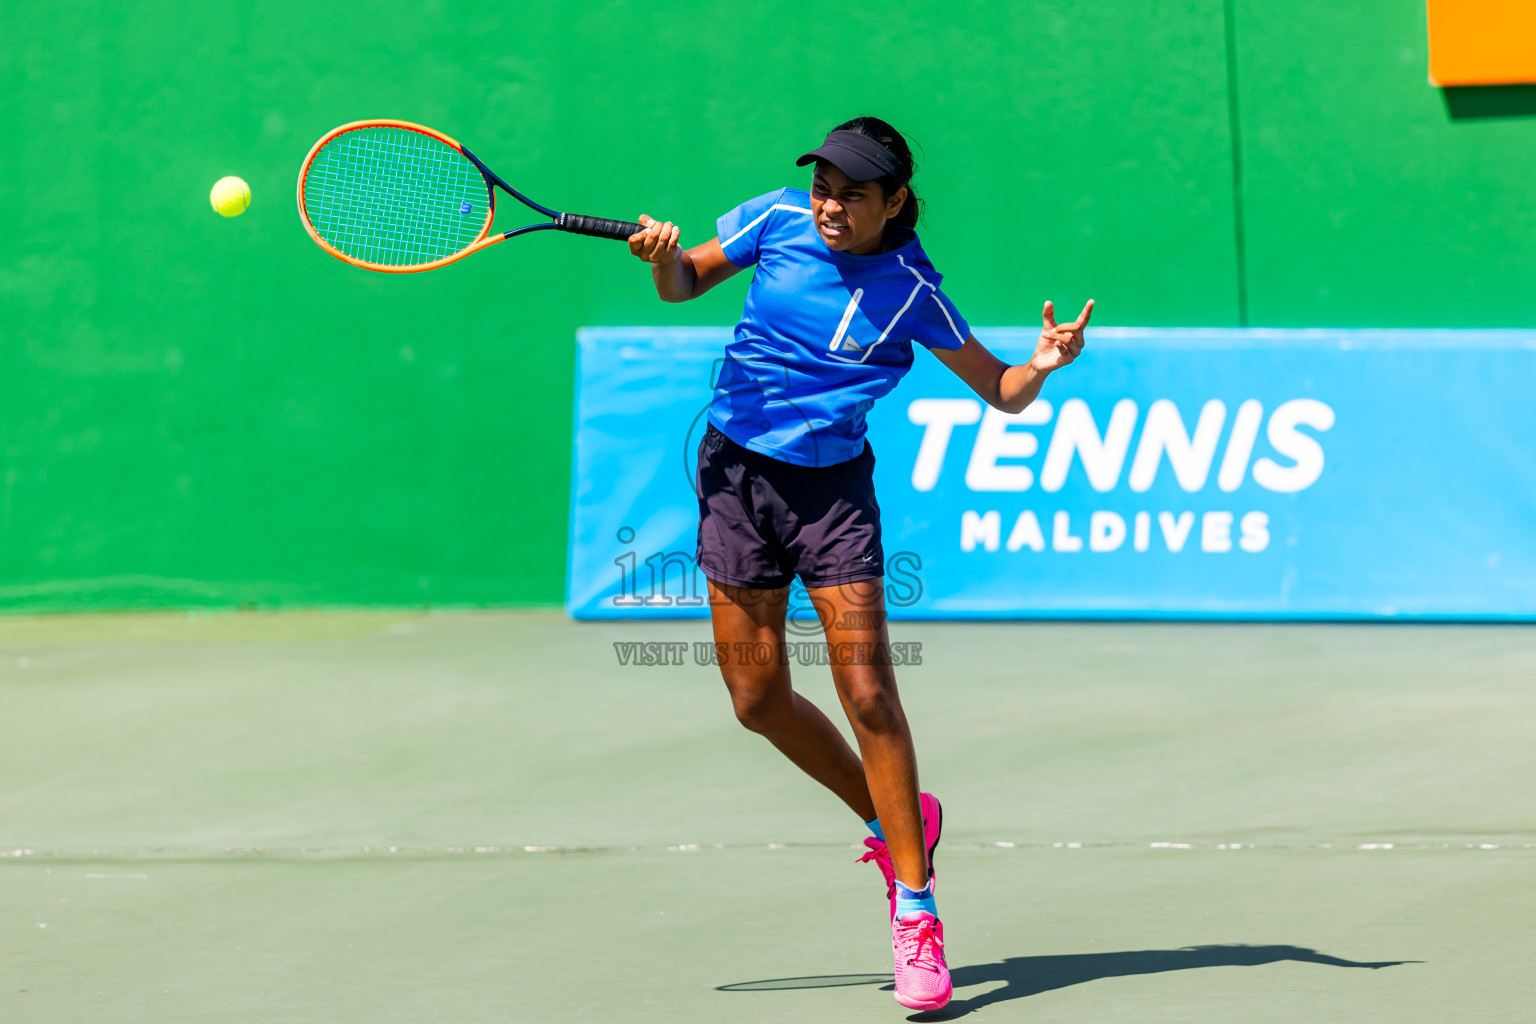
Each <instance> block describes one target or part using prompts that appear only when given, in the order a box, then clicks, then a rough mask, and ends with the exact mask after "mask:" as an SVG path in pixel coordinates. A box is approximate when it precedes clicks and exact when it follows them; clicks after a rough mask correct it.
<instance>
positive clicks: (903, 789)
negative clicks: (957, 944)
mask: <svg viewBox="0 0 1536 1024" xmlns="http://www.w3.org/2000/svg"><path fill="white" fill-rule="evenodd" d="M884 584H885V581H884V579H883V578H880V579H873V580H864V581H861V582H859V583H849V584H842V585H840V586H831V587H817V588H815V589H811V590H810V591H809V593H810V595H811V600H812V601H813V602H814V603H815V605H816V608H817V612H818V614H820V615H821V619H822V623H823V625H824V626H825V628H826V632H827V644H828V645H829V648H830V650H829V653H830V655H831V657H830V660H831V663H832V679H833V681H834V682H835V683H836V685H837V695H838V698H839V699H840V700H841V701H842V702H843V709H844V710H845V711H846V712H847V714H848V721H849V722H850V723H851V724H852V725H853V731H854V735H855V736H856V737H857V739H858V743H859V752H860V753H861V754H862V755H863V759H864V777H865V780H866V781H867V783H868V785H869V791H870V795H871V796H872V798H873V799H874V801H875V808H876V810H878V811H879V814H880V822H881V824H882V825H883V826H884V828H885V838H886V844H887V846H888V848H889V851H890V856H891V859H892V861H893V868H894V872H895V875H896V881H897V883H898V884H896V885H895V886H894V890H895V891H894V894H893V895H894V906H893V908H892V917H891V952H892V954H893V955H894V958H895V970H896V993H895V995H896V1001H897V1002H899V1003H901V1004H902V1005H903V1006H906V1007H908V1008H910V1009H914V1010H936V1009H939V1008H940V1007H943V1006H945V1005H947V1004H948V1003H949V1000H950V997H951V995H952V993H953V991H954V989H953V983H952V981H951V979H950V974H949V967H948V966H947V965H946V964H945V961H944V926H943V924H941V923H940V921H939V917H938V909H937V906H936V905H935V903H934V898H933V886H932V879H931V877H930V874H929V871H928V852H929V847H930V845H931V844H930V843H929V842H928V841H927V837H926V836H925V831H926V830H925V828H924V820H923V812H924V811H925V810H926V811H928V812H929V814H930V816H931V818H932V819H934V820H933V821H932V822H931V824H933V826H934V827H935V829H936V828H937V825H938V821H937V818H938V814H939V808H938V801H936V800H934V799H933V798H932V797H931V796H929V795H928V794H922V795H921V797H920V795H919V793H918V789H917V757H916V755H915V754H914V753H913V748H912V732H911V730H910V729H909V728H908V726H907V716H906V712H905V711H903V710H902V707H901V697H900V695H899V694H898V693H897V691H896V672H895V669H894V667H893V666H892V664H891V657H890V638H889V636H888V635H887V633H886V625H885V586H884ZM933 841H934V842H936V841H937V832H936V831H935V833H934V837H933Z"/></svg>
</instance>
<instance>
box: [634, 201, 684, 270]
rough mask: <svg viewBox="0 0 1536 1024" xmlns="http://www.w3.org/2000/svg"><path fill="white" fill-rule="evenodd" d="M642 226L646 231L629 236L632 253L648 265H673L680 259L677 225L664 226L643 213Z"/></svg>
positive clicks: (641, 216)
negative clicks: (672, 263)
mask: <svg viewBox="0 0 1536 1024" xmlns="http://www.w3.org/2000/svg"><path fill="white" fill-rule="evenodd" d="M640 226H641V227H643V228H645V230H644V231H638V232H636V233H635V234H633V235H630V236H629V251H630V252H632V253H634V254H635V255H636V256H638V257H640V258H641V259H642V260H644V261H645V262H647V263H671V262H672V261H673V260H675V259H677V258H678V255H679V253H680V252H681V250H679V249H678V247H677V235H678V230H677V225H676V224H673V223H672V222H671V221H667V222H666V223H665V224H663V223H662V222H661V221H659V220H656V219H655V218H652V217H647V216H646V215H645V214H643V213H642V214H641V215H640Z"/></svg>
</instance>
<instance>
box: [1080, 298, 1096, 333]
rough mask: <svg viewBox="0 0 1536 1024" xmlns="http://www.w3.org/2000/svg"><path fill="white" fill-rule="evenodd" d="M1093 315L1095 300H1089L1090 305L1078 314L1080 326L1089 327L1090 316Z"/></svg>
mask: <svg viewBox="0 0 1536 1024" xmlns="http://www.w3.org/2000/svg"><path fill="white" fill-rule="evenodd" d="M1092 315H1093V300H1092V299H1089V300H1088V304H1087V305H1086V306H1084V307H1083V311H1082V312H1081V313H1079V314H1077V323H1078V326H1080V327H1087V326H1088V318H1089V317H1090V316H1092Z"/></svg>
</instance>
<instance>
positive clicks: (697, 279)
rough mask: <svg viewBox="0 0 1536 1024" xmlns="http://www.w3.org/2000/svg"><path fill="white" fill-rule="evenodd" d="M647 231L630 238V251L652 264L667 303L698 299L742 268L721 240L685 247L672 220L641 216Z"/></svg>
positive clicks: (641, 222) (654, 279) (655, 279)
mask: <svg viewBox="0 0 1536 1024" xmlns="http://www.w3.org/2000/svg"><path fill="white" fill-rule="evenodd" d="M640 224H641V226H642V227H644V228H645V230H644V231H641V232H638V233H636V234H633V235H631V236H630V237H629V251H630V252H631V253H633V254H634V255H635V256H637V257H639V258H640V259H641V260H643V261H645V262H646V263H649V264H650V265H651V279H652V280H653V281H655V282H656V294H657V295H659V296H660V297H661V300H662V301H663V302H687V301H688V300H689V299H696V298H698V297H699V296H700V295H703V294H704V293H705V292H707V291H709V290H710V289H711V288H713V287H714V286H715V285H717V284H719V283H720V282H721V281H724V280H725V279H726V278H728V277H730V276H731V275H732V274H735V273H736V272H737V271H739V270H740V269H741V268H740V267H738V266H736V265H735V264H734V263H732V262H731V261H730V260H728V259H726V257H725V250H724V249H722V248H721V247H720V239H718V238H711V239H710V240H709V241H707V242H705V243H704V244H703V245H696V246H694V247H693V248H692V249H682V248H680V247H679V246H678V244H677V239H678V234H679V232H678V228H677V225H676V224H673V223H672V222H671V221H665V222H663V221H659V220H656V219H655V218H653V217H648V216H646V215H645V214H643V213H642V214H641V215H640Z"/></svg>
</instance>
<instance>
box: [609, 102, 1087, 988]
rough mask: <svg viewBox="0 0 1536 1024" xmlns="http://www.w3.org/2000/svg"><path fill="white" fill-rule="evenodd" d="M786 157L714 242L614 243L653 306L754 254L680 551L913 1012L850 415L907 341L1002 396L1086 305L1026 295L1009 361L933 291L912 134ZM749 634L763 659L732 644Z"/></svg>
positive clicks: (737, 677)
mask: <svg viewBox="0 0 1536 1024" xmlns="http://www.w3.org/2000/svg"><path fill="white" fill-rule="evenodd" d="M796 163H797V165H799V166H805V165H807V164H814V165H815V167H814V171H813V174H812V178H811V189H810V191H809V192H804V191H801V190H800V189H794V188H784V189H780V190H779V191H777V192H770V193H769V194H767V195H764V196H759V197H758V198H756V199H751V200H748V201H747V202H745V203H743V204H741V205H740V206H738V207H737V208H736V209H734V210H732V211H730V212H729V213H727V214H726V215H725V216H723V217H721V218H720V219H719V221H718V224H717V229H718V235H717V236H716V237H715V238H712V239H710V240H709V241H708V242H705V243H704V244H703V245H699V246H695V247H694V248H692V249H689V250H686V251H684V250H682V249H681V248H680V247H679V245H678V237H679V232H678V228H677V227H676V226H675V225H674V224H672V223H671V222H659V221H656V220H653V219H652V218H650V217H647V216H642V217H641V218H640V223H641V225H643V226H644V228H645V230H644V231H643V232H640V233H638V234H635V235H632V236H631V237H630V239H629V248H630V251H631V252H632V253H634V254H635V255H636V256H638V257H639V258H640V259H642V260H644V261H646V262H647V263H650V264H651V274H652V277H653V278H654V280H655V283H656V293H657V294H658V295H659V296H661V298H662V299H664V300H665V301H667V302H684V301H686V300H688V299H693V298H697V297H698V296H700V295H703V294H704V293H705V292H707V291H709V289H711V288H713V287H714V286H715V285H717V284H719V283H720V282H722V281H724V280H726V279H727V278H729V277H731V276H732V275H734V274H736V273H738V272H740V271H742V270H744V269H746V268H747V267H751V266H754V265H755V266H756V267H757V271H756V272H755V273H754V274H753V276H752V284H751V286H750V287H749V288H748V290H747V300H746V306H745V309H744V310H743V313H742V317H741V322H740V323H739V324H738V325H737V326H736V331H735V337H734V339H733V340H732V341H731V343H730V344H729V345H728V346H727V348H726V351H725V359H724V363H723V368H722V370H721V372H720V374H719V379H718V380H717V382H716V385H715V393H714V397H713V400H712V401H711V403H710V406H709V414H708V419H709V426H708V429H707V431H706V433H705V436H704V439H703V441H702V442H701V443H700V445H699V460H698V471H697V480H696V484H697V489H698V499H699V535H698V562H699V566H700V568H701V569H702V570H703V572H704V574H705V576H706V577H707V578H708V580H709V593H710V608H711V613H712V617H713V622H714V635H715V641H716V644H717V645H723V646H717V650H719V651H720V652H721V653H722V656H721V659H720V661H721V672H722V674H723V675H724V677H725V684H726V686H727V688H728V689H729V690H730V694H731V700H732V703H733V704H734V705H735V710H736V717H737V718H738V719H739V720H740V721H741V723H742V724H743V725H745V726H746V727H747V728H748V729H751V730H752V731H754V732H757V733H761V734H762V735H763V736H765V737H767V738H768V740H769V741H770V742H771V743H773V745H774V746H776V747H778V748H779V750H781V751H782V752H783V753H784V754H785V756H787V757H788V758H789V759H790V760H791V761H793V762H794V763H795V764H796V765H798V766H799V767H800V768H801V769H803V770H804V771H805V772H806V773H807V774H809V775H810V776H811V777H812V778H814V779H815V780H816V781H818V782H820V783H821V784H822V785H824V786H826V787H827V788H828V789H830V790H831V791H832V792H833V793H835V794H837V796H838V797H839V798H841V799H842V801H843V802H844V803H845V804H847V805H848V807H849V808H850V809H852V810H853V812H854V813H855V814H857V815H858V816H859V818H860V820H862V821H863V822H864V823H865V824H866V826H867V827H868V828H869V831H870V832H871V833H872V835H871V836H870V838H868V839H866V840H864V845H865V846H866V847H868V852H867V853H866V854H865V855H864V856H863V857H862V858H860V859H861V860H864V861H869V860H873V861H874V862H875V864H876V865H878V866H879V868H880V870H881V872H882V874H883V875H884V876H885V880H886V895H887V899H888V901H889V922H890V926H891V946H892V952H893V953H894V956H895V967H896V1001H897V1002H899V1003H901V1004H902V1005H903V1006H906V1007H909V1008H911V1009H914V1010H933V1009H938V1008H939V1007H942V1006H944V1005H945V1004H947V1003H948V1002H949V999H950V994H951V983H950V977H949V968H948V967H947V966H946V964H945V960H944V951H943V947H944V928H943V925H942V924H941V923H940V921H939V916H938V910H937V907H936V905H935V903H934V895H933V888H934V885H933V883H934V874H933V852H934V848H935V847H936V846H937V845H938V841H939V834H940V831H941V828H942V815H941V808H940V806H939V802H938V800H936V799H935V798H934V797H933V796H932V794H929V793H920V792H919V790H918V779H917V758H916V754H915V753H914V751H913V746H912V734H911V731H910V730H909V729H908V726H907V719H906V715H905V714H904V712H903V711H902V707H901V700H900V698H899V697H898V696H897V691H896V675H895V672H894V670H893V667H892V664H891V657H890V646H889V638H888V636H887V632H886V622H885V591H884V575H885V567H884V555H883V552H882V550H881V546H880V507H879V505H878V504H877V503H876V501H875V490H874V483H873V479H872V474H873V470H874V467H875V456H874V452H873V451H872V450H871V449H870V446H869V443H868V441H867V440H866V439H865V436H864V434H865V429H866V428H865V422H864V417H865V414H866V413H867V412H868V411H869V409H870V407H871V406H872V405H873V404H874V402H875V400H876V399H878V398H880V397H881V396H882V395H884V394H886V393H887V392H889V391H890V390H891V389H892V388H893V387H895V386H896V383H897V382H898V381H900V380H901V378H902V376H903V375H904V374H906V372H907V371H908V370H909V369H910V368H911V366H912V359H913V355H912V343H913V342H917V343H918V344H920V345H922V346H923V347H924V348H927V349H928V350H929V351H931V352H932V353H933V354H934V355H935V356H936V357H937V358H938V359H939V361H940V362H942V363H943V364H944V365H945V366H947V367H949V368H950V369H951V370H953V371H954V372H955V374H957V375H958V376H959V377H960V379H961V380H963V381H965V383H966V384H968V385H969V386H970V387H971V389H972V390H974V391H975V392H976V394H977V395H979V396H980V397H981V398H982V399H983V400H984V401H986V402H987V403H988V404H990V405H992V406H993V407H995V408H997V409H1001V410H1003V411H1004V412H1009V413H1016V412H1019V411H1020V410H1022V409H1023V408H1024V407H1025V406H1027V405H1028V404H1029V403H1030V402H1032V401H1034V399H1035V396H1036V395H1038V394H1039V393H1040V388H1041V385H1042V384H1044V383H1045V378H1046V377H1047V375H1049V374H1050V373H1051V372H1052V371H1054V370H1058V369H1060V368H1061V367H1063V366H1066V365H1067V364H1068V363H1070V362H1072V361H1073V360H1074V359H1075V358H1077V355H1078V353H1079V352H1081V351H1082V348H1083V331H1084V328H1085V327H1086V326H1087V323H1088V317H1089V314H1090V313H1091V312H1092V308H1093V303H1092V302H1089V303H1088V305H1087V306H1085V307H1084V308H1083V311H1082V313H1081V315H1079V316H1078V318H1077V319H1076V320H1074V321H1072V322H1070V323H1066V324H1057V323H1056V321H1055V319H1054V317H1053V312H1052V306H1051V303H1049V302H1047V303H1046V304H1045V314H1044V316H1045V327H1044V329H1043V330H1042V331H1041V333H1040V340H1039V343H1038V345H1037V346H1036V349H1035V353H1034V356H1033V358H1031V359H1030V360H1029V362H1027V363H1023V364H1020V365H1018V366H1009V365H1008V364H1006V363H1004V362H1003V361H1001V360H1000V359H998V358H997V357H996V356H994V355H993V354H992V353H991V352H989V351H988V350H987V349H986V348H985V347H984V346H983V345H982V344H981V343H980V342H978V341H977V340H976V338H975V336H973V335H972V334H971V332H970V328H969V327H968V326H967V325H966V321H965V318H964V317H962V316H961V315H960V312H959V310H957V309H956V308H955V306H954V304H953V303H951V302H950V301H949V299H948V298H947V297H946V296H945V295H944V293H943V292H942V291H940V290H939V282H940V279H941V278H940V275H939V273H938V271H936V270H935V269H934V267H933V263H932V262H930V261H929V259H928V256H927V254H926V253H925V252H923V247H922V245H921V243H920V242H919V241H918V238H917V234H916V232H915V231H914V228H915V227H916V225H917V218H918V198H917V196H916V194H915V193H914V192H913V190H912V174H913V170H914V168H913V164H912V152H911V149H910V148H909V147H908V145H907V142H906V140H905V139H904V138H903V137H902V135H901V133H900V132H898V131H897V130H896V129H895V128H893V127H891V126H890V125H889V124H887V123H886V122H884V121H882V120H880V119H879V118H874V117H859V118H855V119H854V120H852V121H849V122H847V123H846V124H841V125H838V126H837V128H835V129H834V130H833V131H832V132H831V133H830V134H829V135H828V136H827V137H826V140H825V141H824V142H823V143H822V145H821V146H820V147H819V148H817V149H815V150H812V151H811V152H809V153H806V154H805V155H804V156H802V157H800V159H799V160H798V161H796ZM796 576H799V577H800V579H801V580H802V581H803V582H804V584H805V587H806V591H807V593H808V594H809V596H810V599H811V602H812V604H813V605H814V607H815V608H816V610H817V613H818V615H819V617H820V619H821V624H822V626H823V628H824V629H825V631H826V638H827V642H828V645H829V652H830V655H831V663H832V664H831V667H832V679H833V682H834V683H835V685H836V687H837V695H838V699H839V700H840V701H841V702H842V705H843V710H844V712H845V713H846V714H847V716H848V721H849V723H850V724H851V725H852V727H853V733H854V737H855V738H856V740H857V741H858V745H859V753H858V754H855V753H854V752H853V750H852V749H851V748H850V747H849V745H848V743H847V742H846V741H845V740H844V739H843V736H842V734H841V733H840V732H839V731H838V730H837V728H836V726H834V725H833V724H832V723H831V721H829V720H828V719H827V718H826V716H825V715H823V714H822V713H821V712H820V711H819V710H818V709H817V708H816V706H815V705H813V704H812V703H811V702H810V701H808V700H806V699H805V698H804V697H801V696H800V695H799V694H797V693H796V692H795V691H794V689H793V688H792V686H791V685H790V676H789V668H788V667H787V660H786V659H785V658H784V657H783V656H782V651H783V647H782V645H783V643H784V640H785V619H786V609H787V607H788V598H789V586H790V583H791V582H792V581H793V580H794V578H795V577H796ZM762 651H770V652H772V653H773V654H774V655H775V656H770V657H767V658H763V657H761V656H759V657H752V656H750V652H762ZM743 652H748V656H745V657H744V656H743ZM763 662H765V663H763Z"/></svg>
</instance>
